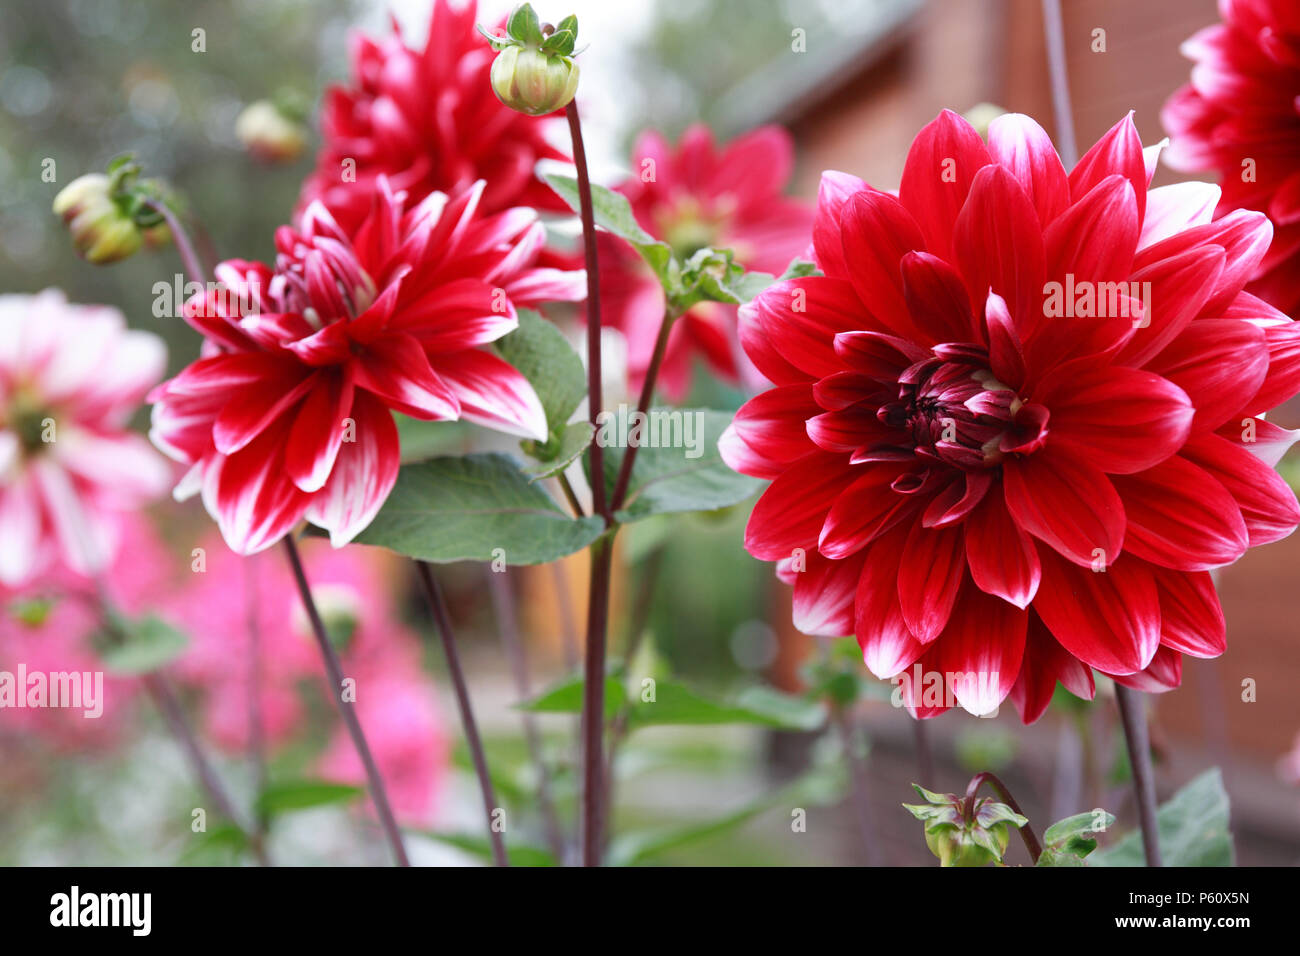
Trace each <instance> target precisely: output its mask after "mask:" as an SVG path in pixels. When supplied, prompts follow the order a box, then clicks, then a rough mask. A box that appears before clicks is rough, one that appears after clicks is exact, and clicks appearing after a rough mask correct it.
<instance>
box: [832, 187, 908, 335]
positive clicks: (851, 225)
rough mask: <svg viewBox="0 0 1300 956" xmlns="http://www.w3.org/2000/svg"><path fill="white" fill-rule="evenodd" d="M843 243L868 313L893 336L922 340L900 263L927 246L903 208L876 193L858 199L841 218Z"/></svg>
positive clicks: (885, 194) (862, 194) (865, 192)
mask: <svg viewBox="0 0 1300 956" xmlns="http://www.w3.org/2000/svg"><path fill="white" fill-rule="evenodd" d="M840 241H841V242H842V243H843V245H844V260H845V262H846V263H847V264H848V269H849V279H850V281H851V282H852V283H853V288H854V289H855V290H856V291H857V294H858V299H859V300H861V302H862V305H863V306H865V308H866V310H867V311H869V312H870V314H871V315H872V316H874V317H875V319H876V321H877V322H878V323H879V324H880V325H883V326H884V327H885V328H887V329H889V330H890V331H892V332H893V333H894V334H896V335H900V336H902V337H903V338H905V339H913V340H915V339H918V338H920V331H919V330H918V329H917V327H916V324H915V323H914V322H913V321H912V316H911V312H910V311H909V310H908V307H907V300H906V298H905V297H904V295H903V273H902V270H901V267H900V263H901V261H902V258H903V256H905V255H907V253H909V252H912V251H913V250H917V249H922V248H923V241H922V239H921V230H920V229H919V228H918V227H917V224H916V221H915V220H913V219H912V217H911V215H910V214H909V213H908V211H907V210H906V209H904V208H903V204H902V203H900V202H899V201H898V200H897V199H895V198H894V197H893V196H891V195H889V194H888V193H882V192H878V191H876V190H868V191H864V192H860V193H857V194H855V195H854V196H853V197H852V198H851V199H849V201H848V202H846V203H845V204H844V209H843V211H842V212H841V213H840ZM861 309H862V306H860V307H859V310H858V311H861Z"/></svg>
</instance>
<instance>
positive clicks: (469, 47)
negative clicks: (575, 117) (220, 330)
mask: <svg viewBox="0 0 1300 956" xmlns="http://www.w3.org/2000/svg"><path fill="white" fill-rule="evenodd" d="M475 6H476V4H475V3H474V2H469V3H467V4H465V5H464V6H463V7H457V6H453V5H452V4H451V3H449V2H448V0H436V2H435V4H434V7H433V11H432V14H431V17H430V20H429V35H428V39H427V40H426V42H425V45H424V49H422V50H414V49H412V48H410V47H408V46H407V45H406V44H405V43H404V42H403V41H402V38H401V32H400V28H399V27H398V25H397V23H396V21H394V22H393V33H392V35H390V36H387V37H384V38H383V39H381V40H378V41H376V40H372V39H370V38H369V37H366V36H363V35H360V34H354V35H353V36H352V38H351V46H352V50H351V54H352V83H351V85H349V86H335V87H332V88H330V89H329V90H328V91H327V93H326V95H325V102H324V105H323V107H322V117H321V133H322V135H323V137H324V144H323V145H322V147H321V150H320V153H319V155H318V157H317V162H316V171H315V172H314V173H313V174H312V175H311V176H310V177H309V178H308V179H307V181H306V183H305V184H304V186H303V192H302V198H301V205H302V206H303V207H305V206H306V205H307V204H308V203H310V202H311V201H312V200H315V199H319V200H320V201H321V202H323V203H324V204H325V206H326V207H327V208H328V209H329V210H330V212H331V213H333V215H334V218H335V219H336V220H337V221H338V223H339V224H340V225H341V226H343V227H344V228H345V229H347V230H348V231H352V230H353V229H355V228H356V227H357V226H358V225H360V223H361V220H362V219H364V218H365V216H366V214H367V212H368V211H369V209H370V196H371V193H372V192H373V191H374V190H375V187H376V184H377V183H378V181H379V177H381V176H387V177H388V180H389V183H390V184H391V186H392V188H393V189H395V190H405V191H406V193H407V195H408V196H410V198H411V201H412V202H417V203H418V202H420V201H421V200H422V199H424V197H425V196H427V195H429V193H431V192H435V191H436V192H445V193H450V192H453V191H455V190H456V189H459V188H463V187H467V186H469V185H470V184H471V183H473V182H475V181H477V180H480V179H481V180H484V181H485V182H486V183H487V186H486V188H485V189H484V191H483V199H482V204H483V209H484V211H485V212H500V211H501V210H504V209H508V208H511V207H513V206H531V207H532V208H534V209H549V210H555V211H558V212H567V211H568V207H567V206H565V205H564V203H563V202H562V201H560V200H559V198H558V197H557V196H556V195H555V194H554V193H553V192H551V190H550V189H549V188H548V187H547V186H546V185H545V184H544V183H543V182H541V181H540V180H539V179H538V178H537V177H536V176H535V175H534V173H533V167H534V166H536V164H537V161H538V160H540V159H560V160H567V159H568V156H566V155H565V154H564V153H563V152H561V151H560V150H558V149H556V148H554V147H553V146H551V145H550V144H549V143H547V141H546V136H545V131H546V128H547V124H548V121H547V120H546V119H544V118H536V117H532V116H525V115H523V114H522V113H516V112H515V111H514V110H512V109H510V108H509V107H507V106H504V105H502V103H501V102H500V101H499V100H498V99H497V98H496V95H495V94H494V93H493V92H492V85H491V82H490V79H489V73H490V72H491V69H492V60H493V59H494V58H495V56H496V54H495V53H494V52H493V51H492V48H491V47H490V46H489V45H488V44H487V42H486V41H485V40H484V39H483V37H482V36H481V35H480V34H479V33H478V31H477V30H476V29H475V25H474V24H475V17H476V13H477V11H476V9H475Z"/></svg>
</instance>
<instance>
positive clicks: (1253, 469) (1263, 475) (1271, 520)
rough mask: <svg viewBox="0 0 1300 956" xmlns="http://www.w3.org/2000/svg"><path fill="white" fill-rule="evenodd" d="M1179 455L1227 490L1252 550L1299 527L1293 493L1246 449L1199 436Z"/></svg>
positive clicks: (1298, 510) (1298, 507) (1299, 515)
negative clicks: (1237, 511) (1247, 535)
mask: <svg viewBox="0 0 1300 956" xmlns="http://www.w3.org/2000/svg"><path fill="white" fill-rule="evenodd" d="M1181 455H1182V456H1183V457H1186V458H1188V459H1189V460H1191V461H1193V462H1195V463H1196V464H1197V465H1199V466H1200V467H1201V468H1203V469H1205V471H1206V472H1208V473H1209V474H1210V475H1212V476H1213V477H1214V478H1215V479H1217V480H1218V481H1219V483H1220V484H1222V485H1223V487H1224V488H1226V489H1227V490H1228V493H1229V494H1230V495H1231V496H1232V498H1233V499H1234V501H1235V504H1236V505H1237V506H1238V507H1239V508H1240V509H1241V516H1242V518H1243V519H1244V520H1245V522H1246V529H1247V531H1248V532H1249V533H1250V546H1251V547H1252V548H1254V547H1258V546H1259V545H1261V544H1269V543H1271V542H1273V541H1279V540H1281V539H1282V538H1285V537H1286V536H1287V535H1289V534H1290V533H1291V532H1292V531H1294V530H1295V529H1296V527H1297V525H1300V505H1298V504H1297V503H1296V496H1295V492H1294V491H1292V490H1291V486H1290V485H1288V484H1287V483H1286V482H1285V481H1284V480H1283V479H1282V476H1281V475H1279V474H1278V473H1277V472H1276V471H1274V470H1273V468H1272V466H1270V465H1269V464H1267V463H1266V462H1264V461H1262V460H1261V459H1260V458H1259V457H1258V456H1256V455H1254V454H1252V453H1251V451H1250V450H1249V447H1248V446H1243V445H1238V444H1234V443H1233V442H1231V441H1229V440H1228V439H1226V438H1223V437H1222V436H1220V435H1198V436H1196V437H1195V438H1193V439H1191V440H1190V441H1189V442H1188V443H1187V444H1186V445H1184V446H1183V450H1182V452H1181Z"/></svg>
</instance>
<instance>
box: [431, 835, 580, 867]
mask: <svg viewBox="0 0 1300 956" xmlns="http://www.w3.org/2000/svg"><path fill="white" fill-rule="evenodd" d="M412 832H415V833H419V834H420V835H421V836H425V837H428V838H429V839H430V840H436V841H438V842H439V843H444V844H446V845H447V846H452V847H455V848H456V849H458V850H463V851H464V852H466V853H468V854H469V855H470V856H473V857H477V858H478V859H480V860H484V861H487V862H491V860H492V843H491V841H490V840H488V838H487V837H485V836H479V835H477V834H474V833H438V832H435V831H433V830H415V831H412ZM506 854H507V855H508V856H509V857H510V865H511V866H559V865H560V864H559V862H558V861H557V860H556V859H555V857H554V855H552V853H551V851H550V850H546V849H543V848H542V847H539V846H528V845H526V844H522V843H516V842H515V841H514V840H507V841H506Z"/></svg>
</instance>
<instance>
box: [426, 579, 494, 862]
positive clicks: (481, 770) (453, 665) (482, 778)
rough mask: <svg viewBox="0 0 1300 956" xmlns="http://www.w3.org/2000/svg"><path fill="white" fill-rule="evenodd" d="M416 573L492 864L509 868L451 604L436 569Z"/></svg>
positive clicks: (490, 777)
mask: <svg viewBox="0 0 1300 956" xmlns="http://www.w3.org/2000/svg"><path fill="white" fill-rule="evenodd" d="M415 568H416V571H417V572H418V573H419V576H420V587H421V589H422V590H423V591H424V598H425V601H426V602H427V603H428V605H429V616H430V617H432V618H433V623H434V626H435V627H437V629H438V636H439V638H440V639H441V641H442V651H443V654H444V656H445V657H446V659H447V671H448V673H450V674H451V686H452V689H453V691H454V692H455V695H456V707H457V709H458V710H459V711H460V723H461V727H462V728H463V729H464V731H465V745H466V746H467V747H469V755H470V759H471V760H472V761H473V763H474V773H475V774H476V775H477V776H478V784H479V790H480V791H481V793H482V794H483V810H484V812H485V813H486V816H487V825H488V840H489V842H490V843H491V845H492V863H493V864H494V865H495V866H509V865H510V857H509V856H508V855H507V854H506V844H505V840H504V839H503V838H502V836H501V831H500V830H498V829H497V826H496V818H497V812H498V809H499V805H498V804H497V798H496V792H495V791H494V789H493V787H492V775H491V774H490V773H489V772H488V765H487V756H486V755H485V754H484V752H483V739H482V738H481V737H480V736H479V732H478V722H477V721H476V720H475V719H474V707H473V704H472V703H471V702H470V699H469V686H468V685H467V684H466V683H465V671H464V670H463V669H462V668H461V666H460V654H459V653H458V652H457V650H456V635H455V633H454V632H453V631H452V629H451V615H450V614H448V613H447V602H446V600H445V599H444V598H443V596H442V589H441V588H440V587H438V582H437V580H436V579H435V578H434V576H433V569H432V568H430V567H429V564H428V562H427V561H416V562H415Z"/></svg>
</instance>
